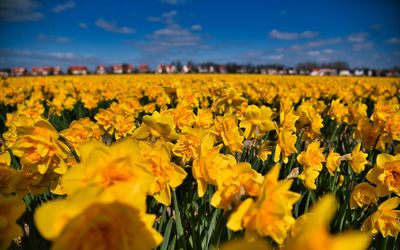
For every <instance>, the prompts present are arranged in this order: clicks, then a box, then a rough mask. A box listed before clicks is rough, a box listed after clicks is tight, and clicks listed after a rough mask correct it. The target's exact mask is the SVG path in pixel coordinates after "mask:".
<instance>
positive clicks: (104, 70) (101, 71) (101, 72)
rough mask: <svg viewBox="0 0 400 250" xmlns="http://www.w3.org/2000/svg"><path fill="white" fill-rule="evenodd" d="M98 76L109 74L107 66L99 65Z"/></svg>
mask: <svg viewBox="0 0 400 250" xmlns="http://www.w3.org/2000/svg"><path fill="white" fill-rule="evenodd" d="M96 74H98V75H104V74H107V68H106V66H105V65H98V66H97V67H96Z"/></svg>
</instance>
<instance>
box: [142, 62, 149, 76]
mask: <svg viewBox="0 0 400 250" xmlns="http://www.w3.org/2000/svg"><path fill="white" fill-rule="evenodd" d="M148 72H150V68H149V65H147V64H141V65H139V73H141V74H144V73H148Z"/></svg>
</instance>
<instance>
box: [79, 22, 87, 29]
mask: <svg viewBox="0 0 400 250" xmlns="http://www.w3.org/2000/svg"><path fill="white" fill-rule="evenodd" d="M79 27H80V28H81V29H87V28H88V26H87V24H86V23H79Z"/></svg>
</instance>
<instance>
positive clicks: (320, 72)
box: [310, 68, 337, 76]
mask: <svg viewBox="0 0 400 250" xmlns="http://www.w3.org/2000/svg"><path fill="white" fill-rule="evenodd" d="M336 75H337V70H336V69H330V68H322V69H312V70H311V72H310V76H336Z"/></svg>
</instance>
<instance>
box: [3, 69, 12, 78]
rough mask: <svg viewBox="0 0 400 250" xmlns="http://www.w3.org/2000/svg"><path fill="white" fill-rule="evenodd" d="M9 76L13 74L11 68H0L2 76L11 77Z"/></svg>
mask: <svg viewBox="0 0 400 250" xmlns="http://www.w3.org/2000/svg"><path fill="white" fill-rule="evenodd" d="M9 76H11V69H10V68H5V69H0V77H9Z"/></svg>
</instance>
